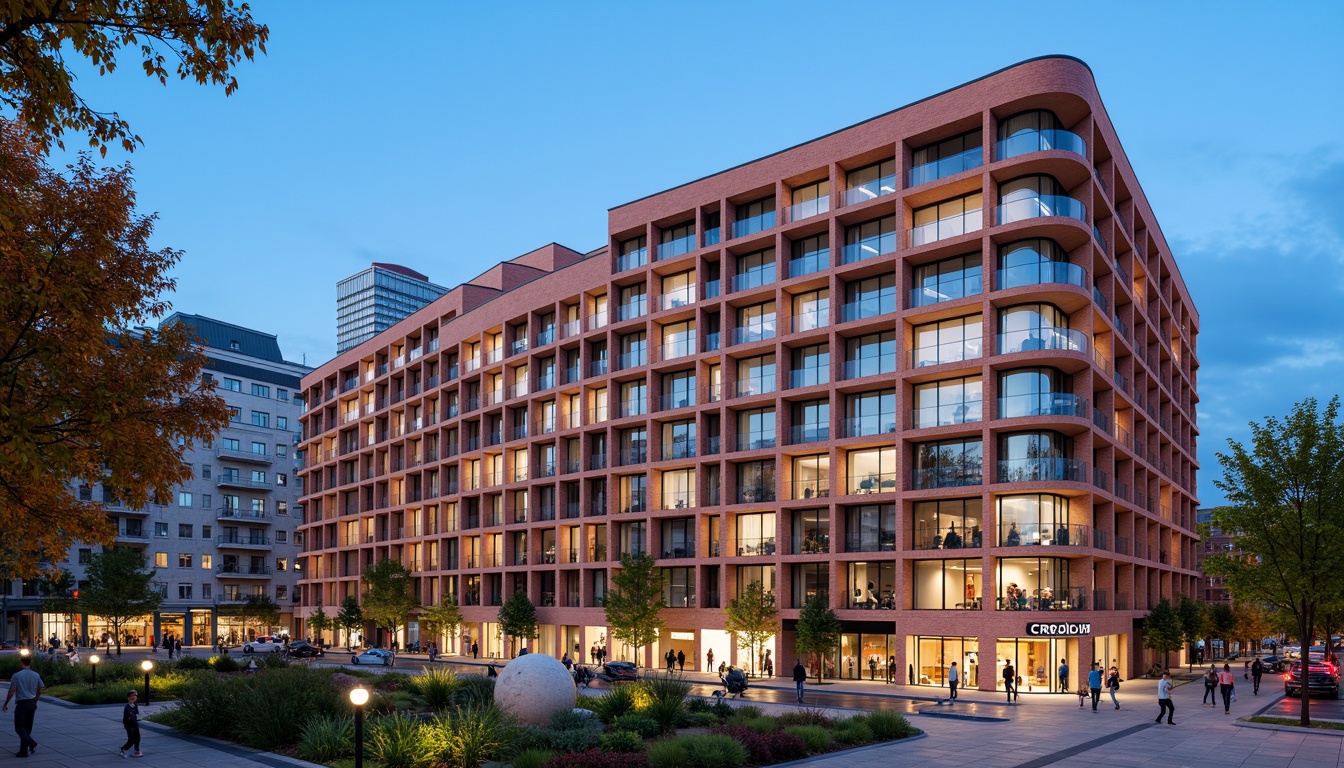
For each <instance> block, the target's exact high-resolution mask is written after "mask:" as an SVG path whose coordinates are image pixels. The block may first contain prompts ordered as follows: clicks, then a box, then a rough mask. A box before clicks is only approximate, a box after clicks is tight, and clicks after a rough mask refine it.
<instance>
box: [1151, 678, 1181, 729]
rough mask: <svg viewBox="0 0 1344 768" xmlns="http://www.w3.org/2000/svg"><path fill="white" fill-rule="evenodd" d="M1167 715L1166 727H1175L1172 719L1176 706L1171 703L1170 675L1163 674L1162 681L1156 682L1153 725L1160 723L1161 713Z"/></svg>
mask: <svg viewBox="0 0 1344 768" xmlns="http://www.w3.org/2000/svg"><path fill="white" fill-rule="evenodd" d="M1164 712H1165V713H1166V715H1167V725H1175V724H1176V723H1174V722H1172V720H1171V719H1172V718H1173V717H1175V716H1176V705H1175V704H1174V703H1172V701H1171V673H1170V672H1163V673H1162V679H1161V680H1158V681H1157V719H1156V720H1154V721H1153V722H1154V723H1160V722H1162V713H1164Z"/></svg>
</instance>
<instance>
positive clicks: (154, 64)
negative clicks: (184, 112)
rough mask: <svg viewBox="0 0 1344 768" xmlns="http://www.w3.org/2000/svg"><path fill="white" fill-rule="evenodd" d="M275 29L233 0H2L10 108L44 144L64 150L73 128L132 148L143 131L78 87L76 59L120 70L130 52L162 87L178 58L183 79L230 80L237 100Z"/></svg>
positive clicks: (97, 140) (0, 62) (93, 140)
mask: <svg viewBox="0 0 1344 768" xmlns="http://www.w3.org/2000/svg"><path fill="white" fill-rule="evenodd" d="M269 35H270V30H269V29H267V28H266V27H265V26H262V25H259V24H257V23H256V22H254V21H253V20H252V15H251V11H250V9H249V8H248V6H247V4H246V3H243V4H241V5H238V6H235V5H234V3H233V0H99V1H98V2H73V0H63V1H61V2H54V1H53V0H10V2H5V3H0V104H2V105H4V106H6V107H8V108H10V109H12V110H13V111H15V112H17V113H18V114H21V115H22V116H23V119H24V122H25V123H27V126H28V128H29V130H31V131H32V132H33V136H34V138H35V140H36V141H37V142H38V144H39V146H41V147H42V148H43V150H45V149H46V148H47V147H48V145H49V144H50V143H51V142H53V141H54V142H55V143H56V144H57V145H59V146H64V144H62V143H61V141H60V138H59V137H60V136H61V134H62V133H63V132H64V131H65V130H67V129H69V130H74V131H82V132H87V133H88V134H89V144H90V145H91V146H96V147H100V148H101V149H102V150H103V152H104V153H106V151H107V145H108V144H109V143H112V142H117V141H119V142H120V143H121V145H122V146H123V147H124V148H125V149H126V150H127V151H131V150H133V149H134V148H135V145H136V144H137V143H141V142H140V137H139V136H136V135H134V134H132V133H131V130H130V126H129V125H128V124H127V123H126V121H125V120H122V119H121V118H120V117H119V116H118V115H117V113H116V112H107V111H105V110H102V109H95V108H93V107H91V106H89V105H88V104H87V103H86V102H85V101H84V98H83V97H82V96H80V95H79V94H78V93H76V92H75V88H74V81H75V73H74V72H72V71H71V70H70V68H69V66H68V61H70V60H72V59H78V58H85V59H88V60H89V63H90V64H92V65H94V66H96V67H97V72H98V74H99V75H105V74H110V73H111V72H114V71H115V70H116V68H117V54H118V53H119V52H121V50H122V49H123V48H125V49H129V50H130V51H132V52H134V55H135V56H136V58H138V59H139V60H140V61H139V62H138V63H139V64H140V66H139V67H137V68H138V69H143V70H144V73H145V74H146V75H147V76H149V77H152V78H154V79H156V80H158V81H159V82H160V83H163V84H167V82H168V75H169V69H168V66H167V65H168V62H169V61H170V60H171V61H173V62H175V63H176V66H175V70H176V74H177V76H178V78H179V79H182V80H186V79H192V80H195V81H196V82H197V83H201V84H206V83H212V84H214V85H219V86H223V88H224V95H226V96H227V95H229V94H232V93H233V92H234V91H235V90H237V88H238V81H237V79H236V78H234V76H233V70H234V69H235V68H236V66H237V65H238V64H239V63H241V62H242V61H243V59H248V60H251V59H252V57H253V55H254V54H255V53H256V51H261V52H262V53H265V52H266V40H267V38H268V37H269Z"/></svg>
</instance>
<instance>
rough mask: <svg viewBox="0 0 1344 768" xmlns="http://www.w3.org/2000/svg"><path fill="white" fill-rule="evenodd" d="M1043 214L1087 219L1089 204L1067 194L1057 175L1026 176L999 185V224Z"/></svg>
mask: <svg viewBox="0 0 1344 768" xmlns="http://www.w3.org/2000/svg"><path fill="white" fill-rule="evenodd" d="M1042 216H1067V217H1069V218H1072V219H1077V220H1079V221H1082V222H1086V221H1087V206H1085V205H1083V203H1082V201H1080V200H1075V199H1073V198H1072V197H1069V196H1068V195H1067V194H1065V189H1064V186H1063V185H1061V184H1060V183H1059V182H1058V181H1056V180H1055V178H1054V177H1053V176H1045V175H1038V176H1023V177H1021V178H1017V179H1013V180H1012V181H1005V182H1004V183H1003V184H1001V185H999V215H998V223H999V224H1011V223H1013V222H1015V221H1023V220H1025V219H1035V218H1040V217H1042Z"/></svg>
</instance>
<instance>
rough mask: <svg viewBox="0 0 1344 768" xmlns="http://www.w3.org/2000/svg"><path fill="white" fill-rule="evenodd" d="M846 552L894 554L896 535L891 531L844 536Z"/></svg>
mask: <svg viewBox="0 0 1344 768" xmlns="http://www.w3.org/2000/svg"><path fill="white" fill-rule="evenodd" d="M845 551H846V552H894V551H896V534H895V532H893V531H876V532H871V531H869V532H864V533H847V534H845Z"/></svg>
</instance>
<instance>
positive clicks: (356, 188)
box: [72, 0, 1344, 505]
mask: <svg viewBox="0 0 1344 768" xmlns="http://www.w3.org/2000/svg"><path fill="white" fill-rule="evenodd" d="M252 5H253V7H254V11H255V14H256V16H257V17H258V19H259V20H261V21H263V22H265V23H267V24H269V25H270V27H271V42H270V46H269V49H270V52H269V55H267V56H265V57H264V58H261V59H259V60H258V61H257V62H255V63H253V64H249V65H246V66H243V67H242V68H241V70H240V72H239V81H240V84H241V88H240V89H239V91H238V93H236V94H235V95H234V96H233V97H230V98H227V99H226V98H224V97H223V95H222V93H221V92H220V91H219V90H218V89H213V88H203V87H197V86H195V85H194V84H186V83H179V82H171V83H170V84H169V86H168V87H167V88H162V87H160V86H158V85H157V84H154V83H152V82H150V81H149V80H147V79H146V78H144V77H143V76H141V75H140V73H139V71H138V70H139V66H138V63H137V62H135V61H133V60H130V59H126V60H124V61H123V68H122V70H121V71H119V72H118V73H117V74H116V75H115V76H112V77H108V78H103V79H99V78H97V77H96V76H94V75H92V74H89V75H87V76H85V77H84V79H83V80H82V81H81V83H80V88H81V91H82V92H83V94H84V95H85V96H86V97H87V98H88V99H89V101H90V103H91V104H92V106H94V107H95V108H98V109H103V110H116V111H119V112H120V113H121V115H122V116H123V117H124V118H126V119H128V120H129V121H130V122H131V125H132V127H133V128H134V129H135V130H136V131H137V132H138V133H139V134H140V135H141V136H142V137H143V138H144V139H145V146H144V147H142V148H141V149H140V150H139V151H137V152H135V153H134V155H133V156H132V157H131V161H132V162H133V164H134V167H135V171H136V179H137V185H136V186H137V190H138V193H139V203H140V206H141V209H142V210H143V211H146V212H149V211H156V212H158V214H159V215H160V217H161V220H160V222H159V225H158V230H157V235H156V239H157V242H158V243H159V244H160V245H163V246H172V247H174V248H181V249H183V250H185V251H186V256H185V259H184V261H183V263H182V265H181V267H180V268H179V269H178V270H177V278H178V287H177V291H176V295H175V297H173V301H174V305H175V308H176V309H179V310H182V311H186V312H195V313H201V314H205V315H209V316H212V317H216V318H219V319H222V320H227V321H231V322H235V323H239V324H242V325H247V326H251V327H254V328H257V329H260V330H265V331H268V332H273V333H276V334H278V335H279V337H280V344H281V348H282V349H283V350H284V352H285V353H286V355H287V356H288V357H290V358H291V359H294V360H302V359H306V360H307V362H308V364H309V365H316V364H319V363H322V362H324V361H325V360H327V359H329V358H330V357H331V356H332V355H333V354H334V351H335V284H336V281H337V280H339V279H340V278H342V277H345V276H347V275H350V274H352V273H354V272H356V271H359V270H360V269H362V268H364V267H366V266H367V265H368V264H369V262H370V261H375V260H378V261H392V262H398V263H401V264H405V265H407V266H411V267H414V268H416V269H418V270H420V271H422V272H425V273H426V274H428V275H429V276H430V277H431V279H433V280H434V281H435V282H438V283H440V284H443V285H447V286H452V285H456V284H458V283H460V282H462V281H464V280H467V279H470V278H471V277H473V276H474V275H475V274H477V273H479V272H480V271H482V270H483V269H484V268H485V267H487V266H488V265H490V264H493V263H495V262H498V261H500V260H503V259H508V258H511V257H514V256H517V255H519V254H521V253H524V252H526V251H529V250H531V249H533V248H536V247H538V246H541V245H544V244H546V243H549V242H552V241H555V242H559V243H562V244H564V245H567V246H570V247H572V248H575V249H577V250H580V251H587V250H590V249H592V248H595V247H597V246H599V245H601V244H602V242H603V239H604V237H605V232H606V211H607V209H608V208H610V207H612V206H615V205H619V204H621V203H623V202H626V201H629V200H632V199H635V198H638V197H642V196H644V195H647V194H650V193H653V192H657V191H659V190H662V189H665V188H668V187H671V186H674V185H677V184H680V183H683V182H686V181H689V180H692V179H695V178H699V177H701V176H704V175H706V174H709V173H712V172H714V171H717V170H721V169H723V168H727V167H729V166H732V165H736V164H739V163H742V162H745V161H748V160H751V159H754V158H757V157H760V156H762V155H765V154H768V153H771V152H774V151H776V150H779V149H782V148H784V147H788V146H791V145H794V144H797V143H799V142H802V141H806V140H807V139H810V138H814V137H816V136H819V135H821V134H824V133H828V132H830V131H833V130H836V129H838V128H841V127H844V126H847V125H850V124H852V123H855V122H858V121H861V120H864V119H866V118H869V117H872V116H874V115H877V114H879V113H882V112H886V111H888V110H891V109H893V108H895V107H898V106H901V105H904V104H907V103H909V102H912V101H915V100H918V99H921V98H923V97H925V96H929V95H931V94H934V93H936V92H938V91H942V90H944V89H947V88H951V87H954V86H956V85H958V84H961V83H963V82H966V81H968V80H972V79H974V78H977V77H979V76H981V75H984V74H987V73H989V72H991V71H993V70H996V69H1000V68H1002V67H1005V66H1008V65H1010V64H1013V63H1015V62H1018V61H1021V60H1024V59H1028V58H1032V57H1035V56H1040V55H1043V54H1053V53H1060V54H1069V55H1073V56H1077V57H1079V58H1081V59H1083V60H1084V61H1086V62H1087V63H1088V64H1089V65H1090V66H1091V67H1092V70H1093V72H1094V73H1095V75H1096V79H1097V82H1098V85H1099V87H1100V90H1101V94H1102V97H1103V98H1104V100H1105V103H1106V106H1107V108H1108V110H1109V112H1110V116H1111V119H1112V121H1113V122H1114V123H1115V125H1116V129H1117V131H1118V133H1119V136H1120V138H1121V140H1122V141H1123V143H1124V148H1125V150H1126V152H1127V154H1128V156H1129V159H1130V161H1131V162H1132V163H1133V165H1134V167H1135V169H1136V171H1137V174H1138V177H1139V179H1140V180H1141V182H1142V184H1143V187H1144V190H1145V192H1146V193H1147V195H1148V198H1149V200H1150V201H1151V203H1152V206H1153V208H1154V210H1155V211H1156V213H1157V216H1158V219H1159V221H1160V224H1161V226H1162V228H1163V230H1164V231H1165V233H1166V235H1167V239H1168V240H1169V241H1170V243H1171V245H1172V248H1173V249H1174V251H1175V255H1176V259H1177V262H1178V263H1179V265H1180V267H1181V270H1182V272H1183V274H1184V276H1185V280H1186V283H1187V284H1188V285H1189V287H1190V290H1191V292H1192V293H1193V296H1194V299H1195V302H1196V306H1197V308H1198V310H1199V311H1200V313H1201V315H1202V323H1203V332H1202V334H1201V336H1200V339H1199V350H1198V352H1199V358H1200V360H1201V362H1202V365H1203V367H1202V368H1201V369H1200V371H1199V391H1200V396H1201V397H1202V402H1201V403H1200V406H1199V425H1200V428H1201V430H1202V433H1203V435H1202V438H1201V441H1200V447H1201V455H1200V460H1201V462H1202V463H1203V471H1202V472H1201V473H1200V484H1199V485H1200V496H1201V501H1202V502H1203V504H1204V505H1210V504H1214V503H1217V502H1218V501H1219V500H1220V494H1219V493H1218V492H1217V490H1216V489H1215V488H1214V487H1213V485H1212V482H1211V481H1212V479H1213V477H1214V476H1215V475H1217V474H1220V473H1219V471H1218V468H1217V461H1216V459H1215V457H1214V452H1215V451H1219V450H1223V449H1224V447H1225V441H1226V439H1227V438H1229V437H1232V438H1235V439H1245V437H1246V435H1247V433H1248V430H1247V428H1246V424H1247V422H1248V421H1250V420H1260V419H1263V418H1264V417H1265V416H1267V415H1281V414H1284V413H1286V412H1287V410H1288V409H1289V407H1290V406H1291V405H1292V404H1293V403H1294V402H1296V401H1298V400H1300V399H1302V398H1304V397H1307V396H1315V397H1318V398H1322V399H1326V398H1328V397H1329V396H1331V395H1333V394H1334V393H1336V392H1339V391H1340V389H1341V387H1340V382H1342V381H1344V342H1342V341H1341V336H1340V329H1341V326H1342V325H1344V323H1341V320H1344V270H1341V268H1340V267H1341V260H1342V259H1344V86H1341V81H1342V80H1344V45H1341V43H1340V40H1341V38H1342V37H1344V3H1339V2H1315V3H1306V2H1301V3H1281V4H1276V5H1274V6H1269V5H1266V4H1263V3H1255V4H1253V3H1235V2H1225V3H1217V4H1214V3H1195V2H1163V3H1087V2H1080V3H1062V4H1061V3H1054V4H1049V3H1047V4H1040V3H1030V2H1012V1H1011V0H1007V1H1002V2H993V3H976V2H965V1H963V2H957V3H952V4H947V3H918V4H913V3H894V2H877V3H815V2H812V3H802V2H769V3H765V2H762V3H731V2H715V3H676V2H661V3H601V4H599V3H583V2H567V3H515V2H499V3H470V4H468V3H457V2H453V3H449V2H438V3H432V2H424V3H398V4H396V5H395V6H392V5H385V4H383V3H372V2H349V1H339V2H338V1H335V0H333V1H331V2H321V3H319V2H315V1H311V2H299V1H298V0H259V1H257V0H254V2H253V3H252ZM393 9H395V10H393ZM77 142H78V139H77V138H76V139H75V142H72V143H77ZM108 159H109V161H111V160H117V161H120V160H124V159H125V157H124V156H121V155H119V154H118V153H109V156H108Z"/></svg>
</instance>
